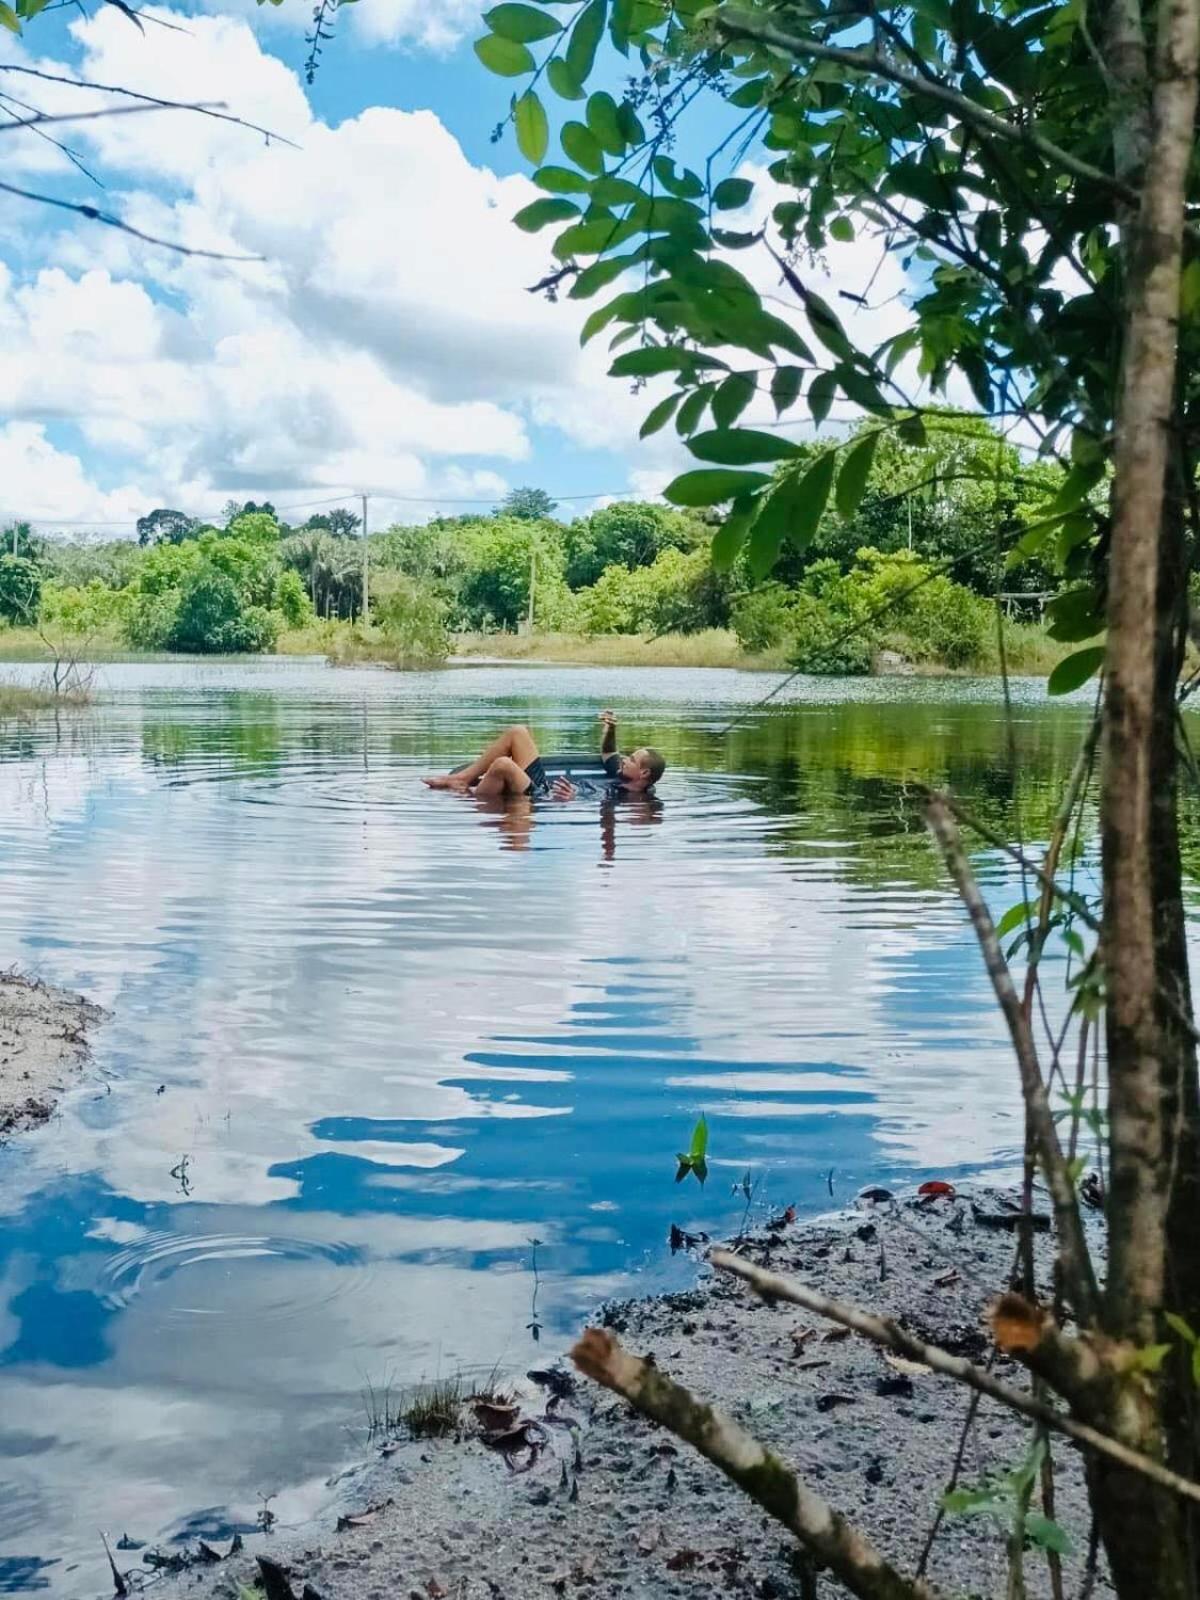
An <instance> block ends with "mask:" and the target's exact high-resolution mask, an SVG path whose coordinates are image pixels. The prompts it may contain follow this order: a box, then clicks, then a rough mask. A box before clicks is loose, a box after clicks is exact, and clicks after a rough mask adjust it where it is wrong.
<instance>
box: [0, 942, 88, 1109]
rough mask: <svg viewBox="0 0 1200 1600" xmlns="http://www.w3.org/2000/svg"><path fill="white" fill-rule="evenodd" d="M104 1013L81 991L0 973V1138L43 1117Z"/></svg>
mask: <svg viewBox="0 0 1200 1600" xmlns="http://www.w3.org/2000/svg"><path fill="white" fill-rule="evenodd" d="M103 1019H104V1012H103V1011H101V1009H100V1007H99V1006H95V1005H92V1003H91V1002H90V1001H89V1000H85V999H83V997H82V996H81V995H77V994H69V993H68V992H67V991H66V990H64V989H54V988H51V987H50V985H49V984H44V983H37V982H34V981H33V980H31V979H29V978H22V977H19V976H18V975H17V974H16V973H14V972H6V973H0V1139H3V1138H4V1137H5V1135H7V1134H11V1133H15V1132H17V1131H18V1130H20V1129H22V1128H28V1127H32V1126H33V1124H35V1123H38V1122H44V1121H45V1120H46V1118H47V1117H48V1116H49V1115H50V1113H51V1112H52V1111H53V1110H54V1107H55V1105H56V1103H57V1101H58V1098H59V1096H60V1095H61V1094H62V1093H63V1091H64V1090H65V1089H67V1088H68V1087H69V1086H70V1084H71V1083H72V1082H73V1081H74V1080H75V1078H77V1076H78V1074H79V1072H80V1070H81V1068H82V1067H83V1065H84V1064H85V1062H86V1061H87V1059H88V1034H89V1032H90V1030H91V1029H93V1028H94V1027H95V1026H96V1025H97V1024H98V1023H99V1022H101V1021H103Z"/></svg>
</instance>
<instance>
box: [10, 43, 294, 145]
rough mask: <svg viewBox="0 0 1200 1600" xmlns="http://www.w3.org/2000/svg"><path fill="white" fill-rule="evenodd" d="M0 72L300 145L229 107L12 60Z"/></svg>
mask: <svg viewBox="0 0 1200 1600" xmlns="http://www.w3.org/2000/svg"><path fill="white" fill-rule="evenodd" d="M0 72H19V73H21V74H23V75H24V76H25V77H27V78H40V79H41V80H42V81H43V82H44V83H65V84H66V85H67V86H68V87H69V88H71V89H95V90H96V91H97V92H98V93H100V94H120V95H125V96H126V97H127V98H128V99H130V100H138V101H141V103H142V104H143V105H148V106H161V107H162V108H163V109H164V110H172V111H199V112H200V115H201V116H205V117H212V118H214V119H215V120H216V121H217V122H230V123H233V125H234V126H235V127H238V128H245V129H247V130H248V132H250V133H261V134H262V136H263V138H264V139H266V140H267V141H268V143H269V142H270V141H272V140H274V141H275V142H276V143H277V144H286V145H288V146H289V147H290V148H291V149H293V150H299V148H300V146H299V145H298V144H296V143H295V141H294V140H292V139H285V138H284V137H283V135H282V134H281V133H273V132H272V131H271V129H270V128H262V127H260V126H259V125H258V123H257V122H246V121H245V120H244V119H243V118H242V117H235V116H234V115H233V114H232V112H229V111H220V110H216V109H213V108H210V107H207V106H191V105H188V104H187V103H186V102H185V101H182V100H161V99H159V98H158V96H157V95H152V94H139V93H138V91H137V90H136V89H123V88H122V87H121V86H120V84H114V83H95V82H94V81H93V80H92V79H90V78H68V77H67V76H65V74H63V73H61V72H44V71H43V70H42V68H41V67H24V66H18V65H17V63H16V62H15V61H0Z"/></svg>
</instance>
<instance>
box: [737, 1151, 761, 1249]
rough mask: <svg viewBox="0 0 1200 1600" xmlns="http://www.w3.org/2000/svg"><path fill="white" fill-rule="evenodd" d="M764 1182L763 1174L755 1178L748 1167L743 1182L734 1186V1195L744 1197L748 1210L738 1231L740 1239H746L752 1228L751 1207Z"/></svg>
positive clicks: (744, 1213) (745, 1211)
mask: <svg viewBox="0 0 1200 1600" xmlns="http://www.w3.org/2000/svg"><path fill="white" fill-rule="evenodd" d="M762 1181H763V1180H762V1174H761V1173H760V1174H759V1176H758V1177H757V1178H755V1177H754V1176H753V1175H752V1173H751V1169H750V1168H749V1167H747V1168H746V1170H745V1172H744V1173H743V1174H742V1180H741V1182H740V1183H735V1184H734V1186H733V1193H734V1194H740V1195H743V1196H744V1197H745V1200H746V1209H745V1210H744V1211H743V1212H742V1221H741V1225H740V1226H739V1228H738V1231H737V1237H738V1238H739V1239H744V1238H745V1237H746V1232H747V1230H748V1228H749V1226H750V1207H751V1206H752V1205H753V1204H754V1196H755V1195H756V1194H757V1193H758V1191H759V1189H760V1188H761V1186H762Z"/></svg>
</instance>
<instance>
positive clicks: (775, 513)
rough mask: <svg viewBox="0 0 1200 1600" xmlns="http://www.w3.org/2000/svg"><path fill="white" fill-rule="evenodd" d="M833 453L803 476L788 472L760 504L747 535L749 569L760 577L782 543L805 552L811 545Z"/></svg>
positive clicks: (829, 485) (828, 482)
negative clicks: (786, 541)
mask: <svg viewBox="0 0 1200 1600" xmlns="http://www.w3.org/2000/svg"><path fill="white" fill-rule="evenodd" d="M836 470H837V452H836V451H835V450H827V451H826V452H825V453H824V455H820V456H818V457H817V459H816V460H815V461H814V462H813V464H812V466H811V467H809V469H808V471H807V472H805V473H800V472H793V473H789V475H788V476H787V477H786V478H782V479H781V480H780V481H779V482H778V483H777V484H776V485H775V488H774V489H773V490H772V492H771V494H770V495H768V496H767V497H766V498H765V499H764V501H763V508H762V510H761V511H760V512H759V514H758V517H757V519H756V521H755V523H754V527H753V528H752V529H751V532H750V570H751V571H752V572H753V573H754V575H755V577H758V578H762V577H765V576H766V575H767V573H768V572H770V570H771V568H772V567H773V566H774V565H775V562H776V560H777V558H778V556H779V551H780V549H781V548H782V545H783V541H784V540H785V539H789V540H790V541H791V544H792V546H793V548H794V549H796V550H805V549H807V548H808V546H809V544H811V542H812V538H813V535H814V534H815V533H816V531H817V528H818V526H819V525H820V521H821V517H822V516H823V514H824V511H825V507H826V505H827V504H828V501H829V495H830V491H831V490H832V488H833V478H834V473H835V472H836Z"/></svg>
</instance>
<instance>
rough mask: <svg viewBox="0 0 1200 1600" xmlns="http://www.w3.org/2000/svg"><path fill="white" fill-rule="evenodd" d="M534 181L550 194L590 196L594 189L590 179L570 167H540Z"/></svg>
mask: <svg viewBox="0 0 1200 1600" xmlns="http://www.w3.org/2000/svg"><path fill="white" fill-rule="evenodd" d="M533 181H534V183H536V184H537V186H538V188H539V189H545V190H546V191H547V193H548V194H588V193H590V191H591V187H592V181H591V179H590V178H585V177H584V176H583V174H582V173H579V172H575V171H573V169H572V168H570V167H539V168H538V170H537V171H536V172H535V173H534V175H533Z"/></svg>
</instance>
